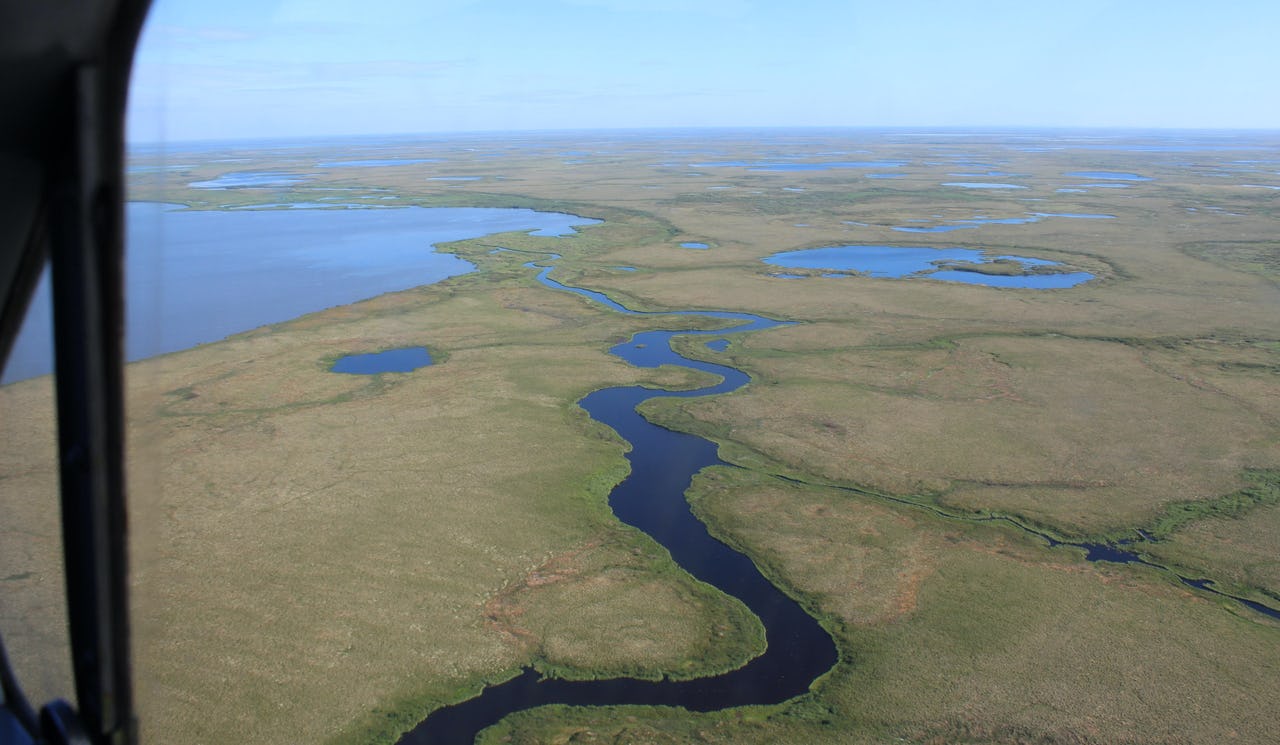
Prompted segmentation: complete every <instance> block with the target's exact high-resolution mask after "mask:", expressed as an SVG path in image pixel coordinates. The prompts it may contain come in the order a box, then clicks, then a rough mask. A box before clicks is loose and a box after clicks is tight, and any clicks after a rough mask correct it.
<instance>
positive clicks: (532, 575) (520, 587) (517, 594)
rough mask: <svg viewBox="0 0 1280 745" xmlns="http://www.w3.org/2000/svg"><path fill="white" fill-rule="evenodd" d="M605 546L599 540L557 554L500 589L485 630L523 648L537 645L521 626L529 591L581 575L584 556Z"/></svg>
mask: <svg viewBox="0 0 1280 745" xmlns="http://www.w3.org/2000/svg"><path fill="white" fill-rule="evenodd" d="M601 543H602V541H601V540H600V539H598V538H597V539H594V540H591V541H588V542H587V543H586V544H584V545H583V546H581V547H580V548H576V549H572V550H569V551H565V552H563V553H560V554H556V555H555V556H552V557H551V558H550V559H547V560H546V561H544V562H543V563H542V564H539V565H538V566H537V567H534V568H533V569H532V570H530V571H529V573H528V574H526V575H525V576H524V577H521V578H520V579H518V580H516V581H515V582H512V583H511V584H509V585H507V586H506V587H504V588H502V589H501V590H499V591H498V593H497V594H496V595H494V596H493V597H492V598H489V600H488V601H486V602H485V604H484V619H485V627H486V628H488V629H492V630H493V631H496V632H498V633H499V634H501V635H503V636H504V637H506V638H508V639H509V640H510V641H511V642H512V643H513V644H515V645H516V646H518V647H520V648H522V649H528V648H530V647H532V646H534V645H536V644H537V643H538V639H537V637H535V636H534V634H533V632H531V631H529V630H528V629H526V628H523V627H522V626H520V625H519V619H520V617H521V616H523V615H524V613H525V610H526V608H527V605H526V603H527V595H526V592H527V591H528V590H530V589H533V588H536V587H544V586H546V585H550V584H555V583H557V582H564V581H567V580H570V579H573V578H576V577H578V576H580V575H581V574H582V567H581V565H580V560H581V558H582V555H583V554H585V553H586V552H588V551H590V550H592V549H595V548H599V547H600V545H601Z"/></svg>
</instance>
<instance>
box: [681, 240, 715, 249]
mask: <svg viewBox="0 0 1280 745" xmlns="http://www.w3.org/2000/svg"><path fill="white" fill-rule="evenodd" d="M680 248H711V246H710V245H708V244H706V243H698V242H697V241H686V242H684V243H681V244H680Z"/></svg>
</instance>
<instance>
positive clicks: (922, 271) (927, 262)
mask: <svg viewBox="0 0 1280 745" xmlns="http://www.w3.org/2000/svg"><path fill="white" fill-rule="evenodd" d="M998 259H999V260H1006V261H1016V262H1018V263H1020V264H1022V266H1023V267H1025V268H1027V269H1031V268H1032V267H1037V266H1043V267H1049V266H1057V265H1058V262H1054V261H1049V260H1047V259H1034V258H1027V257H1022V256H1008V255H1000V256H989V255H987V254H985V253H984V252H982V251H980V250H977V249H971V248H932V247H928V246H875V245H852V246H828V247H826V248H810V249H804V250H800V251H783V252H781V253H776V254H774V255H772V256H769V257H767V258H765V259H764V262H765V263H766V264H771V265H773V266H781V267H787V268H791V269H830V270H843V271H856V272H862V273H865V274H867V275H868V276H871V277H884V278H906V277H924V278H928V279H938V280H943V281H948V282H963V283H965V284H980V285H986V286H988V287H1023V288H1035V289H1047V288H1059V287H1074V286H1076V285H1078V284H1081V283H1082V282H1087V281H1089V280H1090V279H1093V275H1092V274H1089V273H1087V272H1064V273H1061V274H1026V275H1017V276H1004V275H990V274H981V273H978V272H969V271H961V270H957V269H953V268H949V267H951V266H953V265H954V264H956V263H973V264H985V263H991V262H993V261H996V260H998ZM773 276H787V275H773ZM788 278H790V277H788Z"/></svg>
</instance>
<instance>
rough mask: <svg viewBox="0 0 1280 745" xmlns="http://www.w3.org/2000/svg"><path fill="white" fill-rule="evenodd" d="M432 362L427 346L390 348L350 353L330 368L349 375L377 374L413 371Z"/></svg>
mask: <svg viewBox="0 0 1280 745" xmlns="http://www.w3.org/2000/svg"><path fill="white" fill-rule="evenodd" d="M430 364H431V353H430V352H428V351H427V348H426V347H405V348H403V349H388V350H386V351H385V352H373V353H371V354H349V355H347V356H346V357H341V358H339V359H338V361H337V362H334V363H333V367H330V368H329V370H330V371H332V372H336V373H347V374H349V375H376V374H378V373H387V372H413V371H414V370H417V369H418V368H420V367H426V366H427V365H430Z"/></svg>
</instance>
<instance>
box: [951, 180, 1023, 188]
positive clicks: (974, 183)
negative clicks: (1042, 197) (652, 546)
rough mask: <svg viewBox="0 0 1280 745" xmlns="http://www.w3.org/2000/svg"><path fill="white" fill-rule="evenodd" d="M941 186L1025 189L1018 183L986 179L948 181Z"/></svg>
mask: <svg viewBox="0 0 1280 745" xmlns="http://www.w3.org/2000/svg"><path fill="white" fill-rule="evenodd" d="M943 186H960V187H963V188H965V189H1025V188H1027V187H1025V186H1019V185H1018V184H997V183H994V182H988V181H948V182H947V183H945V184H943Z"/></svg>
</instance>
